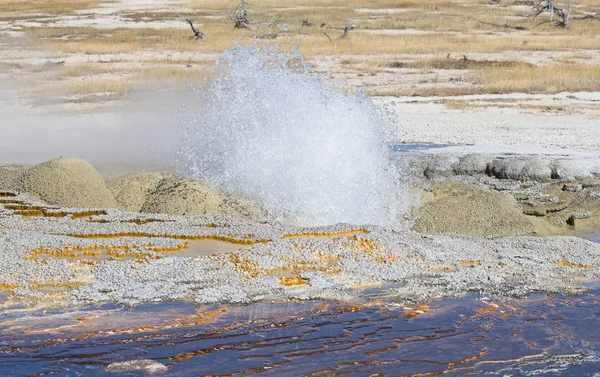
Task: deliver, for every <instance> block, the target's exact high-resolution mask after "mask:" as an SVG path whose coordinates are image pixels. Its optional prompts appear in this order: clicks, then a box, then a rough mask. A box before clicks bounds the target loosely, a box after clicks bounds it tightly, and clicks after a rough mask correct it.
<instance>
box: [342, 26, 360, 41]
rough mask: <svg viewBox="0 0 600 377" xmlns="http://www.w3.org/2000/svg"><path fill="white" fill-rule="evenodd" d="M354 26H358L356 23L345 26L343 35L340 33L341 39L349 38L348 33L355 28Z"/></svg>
mask: <svg viewBox="0 0 600 377" xmlns="http://www.w3.org/2000/svg"><path fill="white" fill-rule="evenodd" d="M354 28H356V26H354V25H346V26H345V27H344V32H343V33H342V35H340V39H346V38H348V33H349V32H350V30H354Z"/></svg>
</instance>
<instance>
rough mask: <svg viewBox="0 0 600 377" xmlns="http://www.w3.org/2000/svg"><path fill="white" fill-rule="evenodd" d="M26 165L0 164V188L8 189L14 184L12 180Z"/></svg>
mask: <svg viewBox="0 0 600 377" xmlns="http://www.w3.org/2000/svg"><path fill="white" fill-rule="evenodd" d="M26 168H27V167H26V166H23V165H3V166H0V190H10V189H12V187H13V186H14V184H13V181H14V180H15V178H16V177H18V176H19V174H20V173H21V172H22V171H23V170H25V169H26Z"/></svg>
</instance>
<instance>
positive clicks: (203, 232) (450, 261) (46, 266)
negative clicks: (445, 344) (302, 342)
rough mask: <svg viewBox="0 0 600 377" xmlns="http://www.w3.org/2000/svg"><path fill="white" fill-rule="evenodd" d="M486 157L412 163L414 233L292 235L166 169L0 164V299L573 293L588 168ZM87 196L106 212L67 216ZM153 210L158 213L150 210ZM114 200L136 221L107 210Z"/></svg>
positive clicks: (363, 230)
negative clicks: (417, 202) (384, 289)
mask: <svg viewBox="0 0 600 377" xmlns="http://www.w3.org/2000/svg"><path fill="white" fill-rule="evenodd" d="M419 153H420V152H419ZM486 159H488V157H483V156H463V157H460V158H457V157H452V156H450V157H444V156H440V155H436V156H433V157H432V156H431V155H426V154H424V155H420V154H419V155H414V156H413V157H412V167H413V170H414V171H415V172H417V173H414V172H413V173H414V175H413V178H412V179H413V181H414V184H415V185H421V186H420V187H422V189H421V191H419V194H418V195H420V197H421V203H422V205H421V206H419V207H417V208H415V209H414V210H413V212H412V213H411V214H407V216H409V217H412V223H413V229H409V226H408V225H406V224H410V222H408V223H403V224H401V223H400V222H399V223H398V225H397V226H390V227H382V226H373V225H351V224H337V225H333V226H323V227H301V226H297V225H293V224H289V223H286V222H281V221H276V220H274V219H271V218H269V217H268V214H266V213H265V212H264V210H262V209H261V208H260V207H259V206H257V205H256V204H253V203H251V202H249V201H247V200H246V199H243V198H238V197H234V196H231V195H228V194H222V193H217V192H213V191H211V190H210V188H208V187H207V186H204V185H202V184H201V183H200V182H195V181H190V180H186V179H184V178H181V177H176V176H174V175H173V174H170V173H165V174H162V173H161V174H158V173H152V174H148V173H142V174H138V175H131V176H128V177H125V178H121V179H120V180H117V182H118V184H116V183H115V181H109V182H108V183H105V182H104V181H103V180H102V178H101V177H100V176H99V175H98V174H97V173H96V172H95V170H94V169H93V167H92V166H91V165H89V164H87V163H86V162H85V161H82V160H77V159H58V160H53V161H50V162H46V163H43V164H40V165H37V166H34V167H31V168H22V167H14V166H13V167H6V168H4V174H5V179H4V181H3V182H4V183H3V184H4V187H6V189H4V191H3V192H2V197H1V198H0V205H1V206H2V210H1V212H0V247H1V249H2V250H3V253H2V254H1V259H0V284H1V285H0V287H1V288H2V297H3V299H2V301H3V303H2V306H3V307H4V309H5V310H6V309H10V308H13V309H15V308H20V307H22V306H32V307H40V306H48V305H49V306H56V305H59V306H61V305H63V306H69V305H88V304H99V303H105V302H112V303H120V304H140V303H148V302H161V301H173V300H175V301H185V302H196V303H207V304H208V303H249V302H258V301H265V300H266V301H269V300H276V301H280V300H284V301H285V300H295V299H303V300H304V299H317V298H318V299H342V300H350V299H353V298H356V297H357V296H360V292H361V289H363V288H365V287H371V286H379V285H385V284H390V283H393V284H396V286H395V288H394V289H392V290H390V291H389V292H388V294H389V295H390V297H396V298H400V299H402V300H404V302H406V303H411V304H419V303H425V302H427V301H429V300H431V299H433V298H437V297H444V296H461V295H464V294H467V293H470V292H477V293H479V294H480V295H481V296H482V297H484V298H495V299H497V298H515V297H522V296H524V295H526V294H528V293H531V292H536V291H546V292H557V293H576V292H581V291H583V290H584V284H585V283H587V282H589V281H593V280H596V279H598V277H599V276H600V245H599V244H597V243H593V242H590V241H588V240H585V239H583V238H580V237H573V236H576V235H582V234H584V233H585V232H590V231H591V229H593V228H594V226H597V221H598V201H599V200H600V199H599V198H598V195H597V192H598V190H600V182H598V178H597V177H596V175H595V171H588V172H587V173H585V174H583V173H581V172H580V171H579V172H574V171H573V170H568V169H563V170H560V169H558V168H556V167H555V168H554V170H553V168H552V167H551V166H555V165H551V164H556V162H555V161H554V162H552V161H550V162H548V161H546V162H544V160H541V159H535V160H529V162H528V160H526V159H524V158H512V159H508V158H493V159H492V160H490V161H487V160H486ZM418 172H421V173H418ZM557 172H560V174H559V173H557ZM519 174H520V175H519ZM584 175H585V176H584ZM82 177H87V178H86V179H82ZM89 177H91V178H89ZM415 187H418V186H415ZM111 190H112V191H111ZM127 192H128V193H130V194H131V195H130V196H129V197H124V195H123V194H124V193H127ZM114 193H117V195H116V197H115V194H114ZM202 198H204V200H202ZM50 202H55V204H58V203H60V204H62V206H53V205H50V204H48V203H50ZM89 202H100V203H109V207H113V208H92V209H90V208H64V206H65V204H69V203H75V204H76V205H73V206H70V207H86V206H85V205H82V204H85V203H89ZM123 203H125V204H123ZM152 203H156V205H160V206H163V209H162V210H161V211H162V212H169V211H171V214H168V213H153V212H159V211H155V210H153V209H152V208H155V207H152ZM165 203H166V204H165ZM124 205H127V206H129V207H130V208H131V207H132V206H133V207H135V208H140V210H141V211H143V212H127V211H123V210H120V209H118V208H119V207H120V206H124ZM136 206H137V207H136ZM89 207H92V206H89ZM144 208H146V210H144ZM148 208H150V210H148ZM541 234H544V235H548V234H568V235H573V236H552V237H540V236H539V235H541ZM210 242H221V243H222V244H223V245H228V247H224V248H221V250H217V249H218V248H217V249H214V245H211V244H210ZM236 245H237V246H239V248H237V247H231V246H236Z"/></svg>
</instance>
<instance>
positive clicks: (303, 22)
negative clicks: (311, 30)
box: [302, 18, 315, 27]
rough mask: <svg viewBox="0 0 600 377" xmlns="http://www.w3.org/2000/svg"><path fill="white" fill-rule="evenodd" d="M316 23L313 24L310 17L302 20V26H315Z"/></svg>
mask: <svg viewBox="0 0 600 377" xmlns="http://www.w3.org/2000/svg"><path fill="white" fill-rule="evenodd" d="M314 25H315V24H313V23H312V22H310V21H309V20H308V18H305V19H304V20H302V27H311V26H314Z"/></svg>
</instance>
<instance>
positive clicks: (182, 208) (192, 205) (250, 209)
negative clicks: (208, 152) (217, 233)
mask: <svg viewBox="0 0 600 377" xmlns="http://www.w3.org/2000/svg"><path fill="white" fill-rule="evenodd" d="M141 212H145V213H164V214H169V215H226V216H232V217H240V218H245V219H258V218H263V217H264V216H266V213H265V211H264V210H263V209H262V208H260V207H259V206H258V205H256V204H255V203H253V202H251V201H249V200H247V199H244V198H240V197H236V196H233V195H229V194H226V193H219V192H216V191H215V190H213V189H212V188H210V187H209V186H207V185H204V184H202V183H201V182H198V181H194V180H191V179H187V178H181V177H168V178H165V179H163V180H161V181H160V183H159V185H158V187H157V188H156V190H155V191H154V192H152V193H151V194H150V195H149V196H148V198H147V199H146V202H145V203H144V205H143V206H142V210H141Z"/></svg>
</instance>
